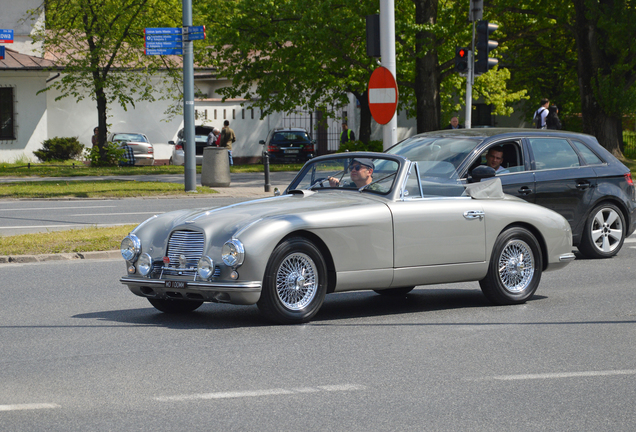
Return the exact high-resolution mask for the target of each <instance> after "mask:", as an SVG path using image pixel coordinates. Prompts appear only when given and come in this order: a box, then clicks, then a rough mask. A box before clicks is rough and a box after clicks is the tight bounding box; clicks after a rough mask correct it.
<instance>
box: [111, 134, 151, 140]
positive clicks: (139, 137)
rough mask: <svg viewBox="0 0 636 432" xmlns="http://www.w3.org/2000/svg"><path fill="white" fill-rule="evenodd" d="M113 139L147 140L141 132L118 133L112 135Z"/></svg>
mask: <svg viewBox="0 0 636 432" xmlns="http://www.w3.org/2000/svg"><path fill="white" fill-rule="evenodd" d="M113 141H132V142H148V140H147V139H146V137H145V136H143V135H142V134H134V133H132V134H129V133H118V134H115V135H113Z"/></svg>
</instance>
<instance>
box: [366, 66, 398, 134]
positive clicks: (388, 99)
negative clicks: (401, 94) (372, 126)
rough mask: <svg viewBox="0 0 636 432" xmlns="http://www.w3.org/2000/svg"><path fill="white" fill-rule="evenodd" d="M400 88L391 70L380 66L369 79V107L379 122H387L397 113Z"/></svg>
mask: <svg viewBox="0 0 636 432" xmlns="http://www.w3.org/2000/svg"><path fill="white" fill-rule="evenodd" d="M397 103H398V88H397V83H396V82H395V78H394V77H393V74H392V73H391V71H390V70H388V69H387V68H385V67H383V66H380V67H379V68H377V69H376V70H374V71H373V73H372V74H371V78H370V79H369V109H370V110H371V115H372V116H373V119H374V120H375V121H376V122H378V123H379V124H382V125H384V124H387V123H388V122H390V121H391V119H392V118H393V116H394V115H395V109H396V108H397Z"/></svg>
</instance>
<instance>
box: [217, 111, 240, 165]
mask: <svg viewBox="0 0 636 432" xmlns="http://www.w3.org/2000/svg"><path fill="white" fill-rule="evenodd" d="M234 142H236V135H235V134H234V131H233V130H232V129H231V128H230V121H229V120H225V121H224V122H223V129H221V141H220V142H219V145H220V146H221V147H225V148H227V154H228V156H229V157H230V166H232V165H234V160H233V159H232V143H234Z"/></svg>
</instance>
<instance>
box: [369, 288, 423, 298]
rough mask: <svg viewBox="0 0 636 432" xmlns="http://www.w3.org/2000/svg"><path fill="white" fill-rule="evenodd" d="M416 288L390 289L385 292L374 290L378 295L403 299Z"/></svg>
mask: <svg viewBox="0 0 636 432" xmlns="http://www.w3.org/2000/svg"><path fill="white" fill-rule="evenodd" d="M414 288H415V287H414V286H412V287H400V288H388V289H384V290H373V291H375V292H376V293H378V294H380V295H383V296H387V297H403V296H405V295H407V294H408V293H410V292H411V291H413V289H414Z"/></svg>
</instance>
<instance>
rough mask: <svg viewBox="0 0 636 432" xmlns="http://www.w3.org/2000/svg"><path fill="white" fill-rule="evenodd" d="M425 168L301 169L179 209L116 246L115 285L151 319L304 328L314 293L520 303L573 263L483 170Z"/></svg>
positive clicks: (342, 158)
mask: <svg viewBox="0 0 636 432" xmlns="http://www.w3.org/2000/svg"><path fill="white" fill-rule="evenodd" d="M434 168H435V167H432V166H430V165H427V166H426V167H423V166H420V164H418V163H417V162H412V161H410V160H409V159H407V158H405V157H403V156H399V155H390V154H383V153H340V154H335V155H330V156H321V157H317V158H314V159H312V160H311V161H309V162H308V163H307V164H305V166H304V167H303V168H302V170H301V171H300V172H299V173H298V175H297V176H296V177H295V178H294V180H293V181H292V182H291V184H290V185H289V186H288V188H287V189H286V190H285V191H284V192H283V193H282V194H281V195H280V196H275V197H271V198H265V199H259V200H254V201H249V202H245V203H240V204H235V205H231V206H227V207H222V208H213V209H205V208H203V209H191V210H179V211H174V212H170V213H165V214H161V215H156V216H153V217H151V218H150V219H148V220H146V221H145V222H143V223H141V224H140V225H139V226H137V227H136V228H135V229H134V230H133V231H132V232H131V233H130V234H129V235H128V236H127V237H125V238H124V240H123V241H122V244H121V253H122V256H123V257H124V259H125V260H126V268H127V274H126V275H125V276H124V277H122V278H121V282H122V283H123V284H125V285H127V286H128V288H129V289H130V290H131V291H132V292H133V293H134V294H136V295H138V296H141V297H145V298H147V299H148V301H149V302H150V303H151V304H152V305H153V306H154V307H155V308H157V309H159V310H161V311H163V312H168V313H185V312H190V311H193V310H195V309H196V308H198V307H199V306H201V304H203V302H223V303H233V304H242V305H248V304H257V305H258V308H259V309H260V311H261V312H262V313H263V314H264V315H265V316H266V317H268V318H269V319H271V320H273V321H276V322H279V323H302V322H307V321H309V320H311V319H312V317H314V316H315V315H316V314H317V313H318V311H319V310H320V307H321V305H322V303H323V301H324V298H325V295H326V294H329V293H334V292H342V291H353V290H374V291H375V292H377V293H378V294H380V295H402V296H403V295H406V294H407V293H408V292H409V291H411V290H412V289H413V288H414V287H415V286H419V285H430V284H441V283H449V282H463V281H479V284H480V286H481V289H482V291H483V293H484V294H485V296H486V297H487V298H488V299H489V300H490V301H491V302H492V303H494V304H498V305H508V304H518V303H523V302H525V301H526V300H528V299H529V298H530V297H532V295H533V294H534V292H535V291H536V289H537V287H538V285H539V282H540V279H541V273H542V272H544V271H549V270H555V269H559V268H562V267H564V266H565V265H566V264H567V263H568V262H570V261H572V260H573V259H574V254H573V253H572V231H571V229H570V225H569V224H568V222H567V221H566V220H565V219H564V218H563V217H562V216H560V215H559V214H557V213H555V212H554V211H552V210H549V209H546V208H544V207H540V206H537V205H535V204H530V203H527V202H525V201H523V200H521V199H519V198H515V197H512V196H509V195H505V194H504V193H503V190H502V186H501V181H500V179H499V178H488V177H492V176H494V170H492V169H490V168H485V169H483V170H479V169H478V170H477V171H476V172H474V173H473V178H475V179H478V178H479V176H478V173H479V172H483V173H484V175H483V177H485V178H484V179H482V180H481V181H480V182H475V183H471V184H462V183H461V182H460V181H458V180H449V179H448V178H441V177H436V176H435V169H434Z"/></svg>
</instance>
